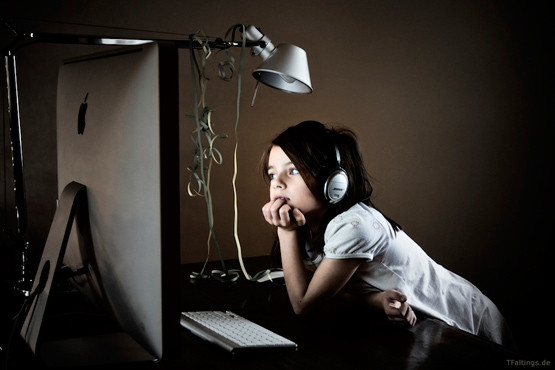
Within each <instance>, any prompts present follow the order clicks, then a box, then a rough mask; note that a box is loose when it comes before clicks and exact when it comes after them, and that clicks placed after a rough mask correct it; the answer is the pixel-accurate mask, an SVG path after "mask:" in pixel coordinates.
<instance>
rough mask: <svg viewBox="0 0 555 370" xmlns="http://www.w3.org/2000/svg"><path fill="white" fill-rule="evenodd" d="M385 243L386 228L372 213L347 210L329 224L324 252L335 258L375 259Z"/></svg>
mask: <svg viewBox="0 0 555 370" xmlns="http://www.w3.org/2000/svg"><path fill="white" fill-rule="evenodd" d="M385 243H387V234H386V230H385V229H384V227H383V225H382V224H381V223H380V222H379V221H378V220H376V219H375V218H374V217H372V215H371V214H369V213H367V212H364V213H360V212H358V213H357V212H349V211H347V212H345V213H343V214H341V215H339V216H337V217H335V218H334V219H333V220H331V221H330V223H329V224H328V227H327V229H326V233H325V245H324V254H325V256H326V257H327V258H333V259H346V258H364V259H368V260H373V259H374V256H375V255H376V254H377V253H379V251H380V250H381V249H382V247H383V246H384V245H385Z"/></svg>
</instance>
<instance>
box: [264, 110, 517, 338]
mask: <svg viewBox="0 0 555 370" xmlns="http://www.w3.org/2000/svg"><path fill="white" fill-rule="evenodd" d="M263 171H264V176H266V177H267V178H268V179H269V184H270V201H269V202H268V203H266V204H265V205H264V207H263V208H262V213H263V215H264V218H265V219H266V221H267V222H268V223H269V224H271V225H274V226H277V236H278V246H279V250H280V252H279V253H280V255H281V261H282V265H283V273H284V277H285V282H286V287H287V293H288V295H289V299H290V301H291V305H292V306H293V309H294V311H295V313H297V314H298V315H306V314H310V313H312V312H315V311H317V310H318V309H320V308H323V307H324V306H325V305H326V303H327V302H329V301H330V300H331V299H332V298H333V297H335V296H339V297H343V298H346V299H348V300H349V301H351V302H356V303H359V304H360V303H363V304H365V305H367V306H369V307H373V308H377V309H381V310H383V311H384V312H385V314H386V315H387V316H388V317H389V319H390V320H391V321H392V322H393V323H396V324H402V325H407V326H414V325H415V323H416V315H415V312H414V311H413V308H414V309H415V310H417V311H419V312H422V313H424V314H426V315H428V316H431V317H435V318H437V319H439V320H442V321H444V322H446V323H447V324H449V325H452V326H454V327H457V328H460V329H462V330H465V331H467V332H470V333H473V334H476V335H479V336H482V337H484V338H487V339H489V340H492V341H494V342H497V343H500V344H504V343H506V341H509V340H510V339H509V338H510V334H509V331H508V328H507V327H506V325H505V322H504V319H503V317H502V315H501V313H500V312H499V311H498V309H497V308H496V306H495V305H494V304H493V302H491V301H490V300H489V299H488V298H487V297H486V296H485V295H483V294H482V293H481V292H480V291H479V290H478V289H477V288H476V287H475V286H474V285H472V284H471V283H470V282H468V281H467V280H465V279H463V278H462V277H460V276H458V275H456V274H454V273H452V272H451V271H448V270H447V269H445V268H443V267H442V266H440V265H439V264H437V263H436V262H434V261H433V260H432V259H431V258H430V257H429V256H428V255H427V254H426V253H425V252H424V251H423V250H422V249H421V248H420V247H419V246H418V245H417V244H416V243H415V242H414V241H413V240H412V239H410V238H409V237H408V236H407V234H405V232H404V231H403V230H402V229H401V227H400V226H399V225H398V224H397V223H395V222H394V221H393V220H390V219H388V218H387V217H386V216H384V215H383V214H382V213H380V212H379V211H378V210H377V209H376V207H374V205H373V204H372V202H371V200H370V196H371V194H372V186H371V184H370V181H369V178H370V176H369V175H368V173H367V172H366V169H365V168H364V165H363V162H362V154H361V151H360V148H359V145H358V142H357V139H356V136H355V135H354V133H353V132H352V131H350V130H348V129H346V128H342V129H327V128H326V127H325V126H324V125H323V124H321V123H319V122H315V121H306V122H302V123H300V124H298V125H297V126H293V127H290V128H288V129H287V130H285V131H284V132H283V133H281V134H280V135H279V136H277V137H276V138H275V139H274V140H273V141H272V145H271V146H270V147H269V149H268V150H267V152H266V153H265V155H264V157H263ZM305 267H309V268H310V267H312V270H313V272H314V273H313V274H312V278H310V275H309V273H308V271H307V269H306V268H305ZM409 303H410V304H409Z"/></svg>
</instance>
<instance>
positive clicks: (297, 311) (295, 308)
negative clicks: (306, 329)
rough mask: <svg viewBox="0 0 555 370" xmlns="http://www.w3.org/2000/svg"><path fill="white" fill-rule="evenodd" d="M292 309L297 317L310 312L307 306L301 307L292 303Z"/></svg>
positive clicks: (304, 315)
mask: <svg viewBox="0 0 555 370" xmlns="http://www.w3.org/2000/svg"><path fill="white" fill-rule="evenodd" d="M293 311H294V312H295V315H297V316H299V317H306V316H308V315H309V314H310V311H309V310H307V308H306V307H303V306H302V305H294V306H293Z"/></svg>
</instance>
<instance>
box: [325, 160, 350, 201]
mask: <svg viewBox="0 0 555 370" xmlns="http://www.w3.org/2000/svg"><path fill="white" fill-rule="evenodd" d="M348 188H349V178H348V177H347V173H346V172H345V170H344V169H342V168H337V169H335V170H334V171H332V173H331V174H330V175H329V176H328V178H327V180H326V182H325V183H324V197H325V198H326V200H327V201H328V202H330V203H332V204H335V203H338V202H340V201H341V200H342V199H343V198H345V195H347V189H348Z"/></svg>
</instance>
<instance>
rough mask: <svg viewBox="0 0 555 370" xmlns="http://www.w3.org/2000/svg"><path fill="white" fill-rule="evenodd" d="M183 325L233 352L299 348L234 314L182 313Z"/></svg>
mask: <svg viewBox="0 0 555 370" xmlns="http://www.w3.org/2000/svg"><path fill="white" fill-rule="evenodd" d="M181 326H183V327H184V328H186V329H188V330H190V331H191V332H193V333H194V334H196V335H198V336H199V337H201V338H203V339H206V340H208V341H210V342H212V343H215V344H217V345H219V346H221V347H222V348H224V349H225V350H227V351H229V352H231V353H234V352H236V351H237V350H241V349H248V348H297V344H296V343H294V342H292V341H290V340H288V339H286V338H284V337H282V336H280V335H278V334H276V333H274V332H272V331H270V330H268V329H266V328H264V327H262V326H260V325H258V324H255V323H254V322H252V321H249V320H247V319H245V318H243V317H241V316H239V315H237V314H234V313H233V312H229V311H227V312H222V311H196V312H182V313H181Z"/></svg>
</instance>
